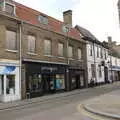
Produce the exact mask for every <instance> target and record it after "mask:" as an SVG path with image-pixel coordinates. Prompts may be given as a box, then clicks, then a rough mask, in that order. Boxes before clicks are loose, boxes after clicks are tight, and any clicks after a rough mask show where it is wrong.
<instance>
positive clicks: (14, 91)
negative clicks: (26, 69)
mask: <svg viewBox="0 0 120 120" xmlns="http://www.w3.org/2000/svg"><path fill="white" fill-rule="evenodd" d="M18 99H20V81H19V67H18V66H17V65H15V64H6V65H5V64H4V65H3V64H1V65H0V101H1V102H8V101H14V100H18Z"/></svg>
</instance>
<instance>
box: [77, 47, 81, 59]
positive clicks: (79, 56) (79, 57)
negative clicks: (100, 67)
mask: <svg viewBox="0 0 120 120" xmlns="http://www.w3.org/2000/svg"><path fill="white" fill-rule="evenodd" d="M79 50H80V55H79ZM77 52H78V54H77V55H78V59H79V60H81V59H82V49H81V48H78V50H77Z"/></svg>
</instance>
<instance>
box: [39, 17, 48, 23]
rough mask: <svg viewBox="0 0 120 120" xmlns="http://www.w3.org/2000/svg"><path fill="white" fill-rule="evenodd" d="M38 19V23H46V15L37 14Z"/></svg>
mask: <svg viewBox="0 0 120 120" xmlns="http://www.w3.org/2000/svg"><path fill="white" fill-rule="evenodd" d="M38 20H39V22H40V23H43V24H46V25H47V24H48V18H47V17H46V16H43V15H39V16H38Z"/></svg>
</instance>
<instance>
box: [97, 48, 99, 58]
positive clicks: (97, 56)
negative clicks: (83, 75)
mask: <svg viewBox="0 0 120 120" xmlns="http://www.w3.org/2000/svg"><path fill="white" fill-rule="evenodd" d="M97 57H99V46H97Z"/></svg>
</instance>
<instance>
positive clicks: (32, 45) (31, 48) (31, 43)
mask: <svg viewBox="0 0 120 120" xmlns="http://www.w3.org/2000/svg"><path fill="white" fill-rule="evenodd" d="M35 42H36V37H35V36H33V35H28V52H30V53H35Z"/></svg>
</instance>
